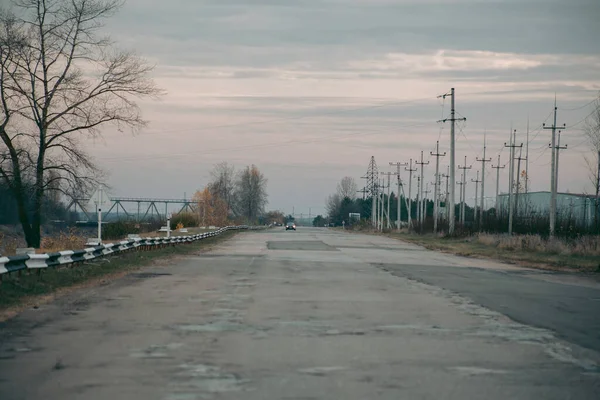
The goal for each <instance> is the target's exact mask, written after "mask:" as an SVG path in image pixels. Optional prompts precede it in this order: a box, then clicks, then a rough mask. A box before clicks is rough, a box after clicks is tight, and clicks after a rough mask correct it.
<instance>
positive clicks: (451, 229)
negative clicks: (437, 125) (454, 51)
mask: <svg viewBox="0 0 600 400" xmlns="http://www.w3.org/2000/svg"><path fill="white" fill-rule="evenodd" d="M446 96H450V98H451V100H452V101H451V105H450V118H449V119H444V120H442V122H446V121H450V180H451V181H452V182H454V172H455V168H456V164H455V162H454V153H455V134H454V130H455V129H454V125H455V123H456V121H466V120H467V119H466V118H456V116H455V113H456V110H455V93H454V88H452V89H450V93H446V94H444V95H442V96H438V97H442V98H444V99H445V98H446ZM454 189H455V187H454V183H452V185H450V216H449V225H448V233H449V234H450V235H452V234H453V233H454Z"/></svg>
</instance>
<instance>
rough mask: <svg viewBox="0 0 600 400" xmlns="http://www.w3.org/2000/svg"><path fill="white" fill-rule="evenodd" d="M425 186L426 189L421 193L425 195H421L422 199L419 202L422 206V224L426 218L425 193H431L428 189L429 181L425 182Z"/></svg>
mask: <svg viewBox="0 0 600 400" xmlns="http://www.w3.org/2000/svg"><path fill="white" fill-rule="evenodd" d="M425 187H426V188H427V189H426V190H424V191H423V193H425V196H423V201H422V202H421V206H422V207H423V212H422V213H421V217H422V218H423V224H425V220H426V219H427V218H426V217H427V195H428V194H429V193H431V190H429V182H427V185H426V186H425Z"/></svg>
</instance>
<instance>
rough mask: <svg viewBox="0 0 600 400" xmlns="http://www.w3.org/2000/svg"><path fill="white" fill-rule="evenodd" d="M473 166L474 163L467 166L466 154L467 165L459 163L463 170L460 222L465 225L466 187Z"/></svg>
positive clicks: (459, 167)
mask: <svg viewBox="0 0 600 400" xmlns="http://www.w3.org/2000/svg"><path fill="white" fill-rule="evenodd" d="M471 168H473V166H472V165H469V166H468V167H467V156H465V165H463V166H462V167H461V166H460V165H459V166H458V169H462V170H463V174H462V182H463V183H462V202H461V204H460V223H461V224H462V225H463V226H464V224H465V202H466V193H467V191H466V188H467V170H468V169H471Z"/></svg>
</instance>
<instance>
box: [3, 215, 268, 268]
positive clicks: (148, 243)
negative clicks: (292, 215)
mask: <svg viewBox="0 0 600 400" xmlns="http://www.w3.org/2000/svg"><path fill="white" fill-rule="evenodd" d="M256 229H261V228H259V227H250V226H246V225H241V226H226V227H224V228H221V229H218V230H216V231H212V232H205V233H200V234H196V235H188V236H173V237H170V238H166V237H155V238H137V239H129V240H124V241H121V242H118V243H107V244H104V245H98V246H92V247H88V248H86V249H83V250H67V251H59V252H56V253H46V254H26V255H20V256H11V257H0V278H1V277H2V275H3V274H7V273H11V272H16V271H22V270H40V269H43V268H51V267H58V266H62V265H67V264H73V263H80V262H84V261H88V260H92V259H94V258H98V257H104V256H107V255H109V254H114V253H119V252H123V251H128V250H132V249H136V248H141V249H144V250H150V249H152V248H153V247H155V248H157V247H160V246H164V245H175V244H181V243H191V242H195V241H198V240H202V239H206V238H210V237H215V236H219V235H220V234H222V233H224V232H227V231H232V230H234V231H235V230H256Z"/></svg>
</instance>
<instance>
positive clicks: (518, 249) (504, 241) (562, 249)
mask: <svg viewBox="0 0 600 400" xmlns="http://www.w3.org/2000/svg"><path fill="white" fill-rule="evenodd" d="M389 236H391V237H394V238H398V239H401V240H404V241H408V242H411V243H415V244H418V245H421V246H423V247H426V248H428V249H431V250H438V251H442V252H447V253H452V254H456V255H461V256H466V257H477V258H489V259H495V260H500V261H505V262H509V263H512V264H518V265H522V266H526V267H533V268H540V269H548V270H561V271H582V272H600V237H598V236H585V237H581V238H578V239H575V240H568V241H567V240H562V239H550V240H546V239H543V238H542V237H541V236H539V235H515V236H507V235H491V234H479V235H476V236H471V237H466V238H464V237H463V238H456V237H440V236H438V235H433V234H426V235H418V234H412V233H400V234H398V233H392V234H390V235H389Z"/></svg>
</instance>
